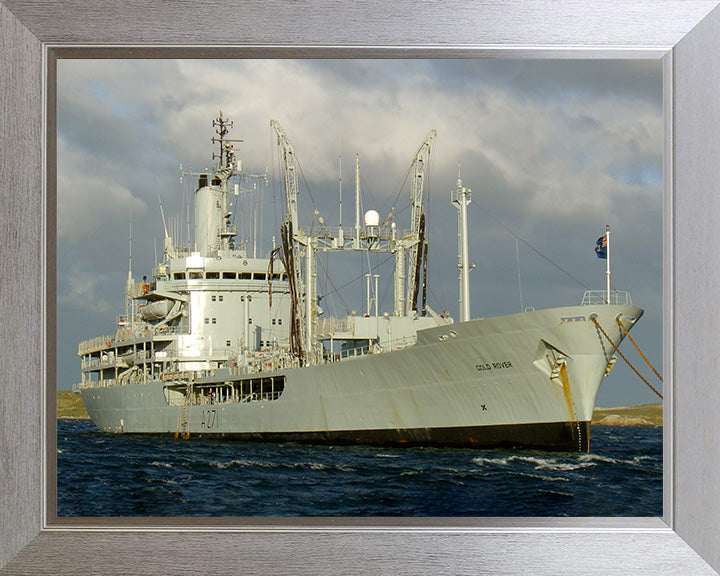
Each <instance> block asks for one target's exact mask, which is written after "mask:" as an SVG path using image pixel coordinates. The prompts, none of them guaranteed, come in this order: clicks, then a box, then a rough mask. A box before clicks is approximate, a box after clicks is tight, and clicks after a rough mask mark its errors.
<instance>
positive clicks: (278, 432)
mask: <svg viewBox="0 0 720 576" xmlns="http://www.w3.org/2000/svg"><path fill="white" fill-rule="evenodd" d="M231 126H232V124H231V122H229V120H228V119H227V118H224V117H223V115H222V113H221V114H220V116H219V117H218V118H217V119H216V120H215V121H214V127H215V128H216V133H217V136H216V137H214V138H213V142H214V143H216V144H218V145H219V152H218V153H217V154H215V155H214V158H215V159H216V160H217V163H216V166H215V169H214V171H212V172H208V173H198V174H192V175H191V176H192V177H196V178H197V182H198V185H197V189H196V190H195V192H194V203H193V207H194V235H193V243H192V245H191V246H189V247H183V248H179V247H177V246H175V244H174V241H173V238H171V237H170V236H169V234H168V232H167V227H166V226H164V227H165V241H164V256H163V260H162V262H161V263H160V264H158V265H157V266H156V268H155V270H154V271H153V274H152V278H151V279H150V280H148V279H146V278H143V280H142V281H141V282H134V281H133V279H132V277H131V274H130V273H129V275H128V281H127V286H126V295H127V298H128V306H127V310H126V313H125V314H124V315H123V316H121V317H119V318H118V329H117V331H116V333H115V334H114V335H110V336H101V337H98V338H94V339H92V340H88V341H85V342H82V343H81V344H80V345H79V354H80V356H81V365H82V381H81V382H80V383H79V385H78V388H79V389H80V391H81V392H82V395H83V400H84V402H85V405H86V407H87V409H88V413H89V414H90V416H91V417H92V418H93V420H94V421H95V422H96V424H97V425H98V426H99V427H100V428H102V429H103V430H107V431H115V432H143V433H145V432H147V433H175V434H176V435H178V436H180V435H182V436H184V437H188V436H192V435H194V434H222V435H232V436H237V437H239V438H243V439H261V440H297V441H309V442H343V443H346V442H347V443H363V442H370V443H422V444H440V445H447V444H451V445H476V446H499V445H512V446H532V447H538V448H549V449H574V450H587V449H589V421H590V418H591V415H592V409H593V406H594V401H595V396H596V394H597V390H598V387H599V385H600V381H601V380H602V378H603V376H604V375H605V374H606V373H607V372H609V370H610V368H611V367H612V364H613V363H614V359H615V357H614V349H615V346H617V345H618V344H619V343H620V341H621V340H622V338H623V336H624V330H623V329H625V330H629V329H630V328H631V327H632V326H633V324H634V323H635V322H636V321H637V319H638V318H639V317H640V316H641V315H642V310H640V309H639V308H636V307H634V306H632V304H631V303H630V299H629V294H627V293H624V292H612V293H611V292H610V291H609V290H608V291H607V294H604V293H588V294H586V298H585V301H584V305H581V306H571V307H566V308H555V309H549V310H540V311H530V312H524V313H521V314H515V315H511V316H504V317H499V318H491V319H478V320H471V319H470V308H469V290H468V273H469V270H470V268H471V266H470V265H469V263H468V246H467V214H466V208H467V205H468V204H469V202H470V191H469V190H468V189H467V188H465V187H463V186H462V181H461V180H460V179H459V178H458V182H457V186H456V189H455V191H454V193H453V195H452V200H453V203H454V204H455V205H456V207H457V208H458V223H459V226H458V237H459V244H458V247H459V256H458V258H459V263H458V269H459V271H460V298H459V301H460V322H458V323H454V322H453V320H452V319H451V318H449V317H448V316H447V314H439V313H436V312H435V311H433V310H432V309H431V308H430V307H429V306H428V305H427V302H426V297H427V296H426V295H427V290H428V289H427V278H426V269H427V268H426V259H427V244H428V238H427V233H426V219H425V209H424V204H425V199H426V195H427V190H426V180H427V174H428V165H429V160H430V153H431V149H432V144H433V140H434V138H435V137H436V133H435V131H434V130H433V131H430V133H429V134H428V135H427V137H426V138H425V140H424V141H423V142H422V144H421V145H420V146H419V147H418V148H417V149H416V152H415V154H414V155H413V157H412V161H411V165H410V172H409V174H410V177H409V179H410V194H409V196H410V211H409V212H410V216H409V224H408V227H407V228H405V229H400V228H399V227H398V226H397V224H396V221H395V217H394V214H393V211H392V210H391V212H390V214H388V215H387V217H386V218H385V219H384V220H383V221H382V222H381V220H380V215H379V214H378V213H377V212H375V211H374V210H369V211H367V212H366V213H365V214H364V215H363V216H362V217H361V214H360V189H359V186H360V184H359V182H360V178H359V160H358V159H356V163H355V181H356V190H355V221H354V226H353V227H351V228H349V229H343V227H342V224H341V225H340V226H338V227H330V226H327V225H325V223H324V221H323V220H322V218H319V219H318V224H317V225H314V226H313V227H307V226H302V225H301V224H300V222H299V218H298V195H299V185H298V173H299V167H298V164H297V159H296V156H295V151H294V148H293V146H292V144H291V142H290V139H289V138H288V136H287V135H286V134H285V132H284V130H283V129H282V127H281V126H280V124H279V123H278V122H276V121H272V122H271V129H272V133H273V135H274V136H275V138H276V140H277V144H278V148H279V150H280V152H281V157H282V161H283V179H284V184H285V207H284V212H285V216H284V220H283V223H282V225H281V228H280V231H279V236H280V241H279V242H278V243H277V246H275V247H274V248H273V250H272V251H271V252H270V253H269V254H268V255H267V257H265V258H257V257H255V254H254V253H253V255H252V257H251V256H250V254H249V253H248V250H247V247H246V246H245V245H238V244H237V243H236V238H237V235H238V233H237V229H236V227H235V225H234V224H233V219H232V211H231V197H232V195H233V194H237V193H238V187H239V186H242V183H243V181H246V180H248V179H251V178H258V177H260V178H263V177H265V178H266V177H267V176H266V175H252V174H249V173H245V172H243V170H242V164H241V162H240V161H239V160H238V159H237V156H236V154H237V150H236V148H235V143H236V142H238V141H237V140H232V139H230V138H229V137H228V133H229V128H230V127H231ZM187 175H190V174H187ZM163 222H164V214H163ZM330 251H332V252H339V253H341V252H367V253H387V254H390V255H391V257H392V258H393V259H394V264H395V265H394V272H393V283H392V284H393V300H392V310H388V311H387V312H382V311H381V310H380V309H379V293H378V277H377V276H376V275H372V274H367V275H366V302H365V310H364V312H365V313H364V314H354V313H352V314H350V315H348V316H346V317H344V318H327V317H325V316H326V315H325V314H323V312H322V310H321V309H320V307H319V306H318V290H317V255H318V254H320V253H324V252H330ZM598 323H599V325H601V326H604V329H605V331H606V332H605V333H606V334H609V336H608V338H610V339H611V340H612V341H611V342H610V341H603V338H602V335H601V334H600V332H599V331H598V330H597V325H598Z"/></svg>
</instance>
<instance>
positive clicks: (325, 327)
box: [318, 317, 350, 334]
mask: <svg viewBox="0 0 720 576" xmlns="http://www.w3.org/2000/svg"><path fill="white" fill-rule="evenodd" d="M349 331H350V322H349V321H348V318H347V317H345V318H335V317H327V318H318V334H335V333H337V332H349Z"/></svg>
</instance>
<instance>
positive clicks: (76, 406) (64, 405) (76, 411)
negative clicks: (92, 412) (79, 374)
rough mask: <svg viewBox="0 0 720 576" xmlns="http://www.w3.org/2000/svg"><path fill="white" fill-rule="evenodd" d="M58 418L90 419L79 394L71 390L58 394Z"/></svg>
mask: <svg viewBox="0 0 720 576" xmlns="http://www.w3.org/2000/svg"><path fill="white" fill-rule="evenodd" d="M57 417H58V418H86V419H87V418H90V417H89V416H88V413H87V411H86V410H85V405H84V404H83V401H82V398H81V397H80V393H79V392H72V391H71V390H58V393H57Z"/></svg>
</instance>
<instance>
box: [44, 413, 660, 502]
mask: <svg viewBox="0 0 720 576" xmlns="http://www.w3.org/2000/svg"><path fill="white" fill-rule="evenodd" d="M57 438H58V446H57V464H58V467H57V468H58V474H57V481H58V514H59V515H60V516H660V515H661V514H662V429H653V428H651V427H649V428H647V429H644V430H633V431H630V432H626V431H624V430H622V429H614V430H612V434H610V433H607V432H605V431H604V429H598V430H597V431H595V430H594V431H593V452H592V453H590V454H571V453H544V452H539V451H510V450H485V451H480V450H468V449H423V448H410V447H409V448H404V449H391V450H388V449H387V448H375V447H371V446H367V447H363V446H354V447H343V446H307V445H302V444H290V443H288V444H259V443H258V444H253V443H241V442H233V441H219V440H208V439H202V438H198V439H194V440H190V441H187V442H179V441H175V440H174V439H173V438H164V437H157V436H152V437H150V436H149V437H138V436H132V437H130V436H122V435H108V434H104V433H102V432H98V431H97V430H96V429H95V428H94V427H93V425H92V424H91V423H88V422H77V421H72V422H70V421H60V422H58V435H57ZM640 486H642V488H643V489H642V490H639V489H638V488H639V487H640Z"/></svg>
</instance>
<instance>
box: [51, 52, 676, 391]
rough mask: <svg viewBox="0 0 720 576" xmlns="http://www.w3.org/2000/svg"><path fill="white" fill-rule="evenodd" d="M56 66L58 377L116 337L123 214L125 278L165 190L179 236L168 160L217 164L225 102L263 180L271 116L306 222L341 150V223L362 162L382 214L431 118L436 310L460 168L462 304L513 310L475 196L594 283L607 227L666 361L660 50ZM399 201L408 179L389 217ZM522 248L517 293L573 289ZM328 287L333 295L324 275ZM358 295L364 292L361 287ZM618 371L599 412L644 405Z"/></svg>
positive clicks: (268, 197) (334, 199) (149, 251)
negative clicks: (465, 208) (465, 262)
mask: <svg viewBox="0 0 720 576" xmlns="http://www.w3.org/2000/svg"><path fill="white" fill-rule="evenodd" d="M58 71H59V83H58V195H59V196H58V302H59V320H58V322H59V327H60V329H61V330H62V332H61V333H62V334H63V337H62V338H61V339H59V358H60V360H59V368H58V370H59V382H60V384H61V386H64V387H67V386H69V385H70V384H71V383H72V382H73V381H74V380H76V379H77V378H79V368H78V364H79V363H78V361H77V359H76V355H75V354H76V345H77V340H79V339H80V338H86V337H89V336H92V335H93V334H95V333H97V334H101V333H107V332H110V331H112V330H113V325H112V321H113V318H114V315H115V314H119V313H121V312H122V311H123V309H124V304H123V298H122V292H123V285H124V279H125V277H126V276H127V266H128V260H127V257H128V255H127V246H128V243H127V236H128V227H129V219H130V213H131V212H132V214H133V238H134V241H133V245H134V248H133V269H134V271H135V275H136V277H139V276H141V275H142V274H149V273H150V270H151V268H152V266H153V263H154V259H155V253H154V250H153V239H154V238H157V239H160V238H161V235H162V230H161V222H160V217H159V210H158V208H157V205H158V200H157V195H158V192H159V193H160V194H161V197H162V201H163V205H164V207H165V212H166V215H168V217H169V218H174V222H175V224H174V225H175V226H176V227H177V228H180V229H185V228H186V222H185V219H186V218H185V217H184V216H181V215H180V212H181V210H182V206H183V202H184V201H185V200H187V198H189V196H190V194H191V188H192V184H193V183H192V182H187V181H186V182H185V184H184V185H181V184H180V183H179V182H178V177H179V169H178V167H179V164H180V163H182V164H183V167H184V168H185V169H189V168H192V169H193V170H195V171H200V170H203V169H204V168H206V167H208V166H209V165H210V164H211V154H212V152H213V151H214V149H213V145H212V144H211V143H210V141H209V140H210V138H211V137H212V136H213V131H212V128H211V126H210V123H211V121H212V119H213V118H215V117H216V116H217V113H218V110H219V109H222V110H223V112H224V113H225V114H227V115H229V116H230V117H231V118H232V120H233V121H234V122H235V129H234V130H233V135H234V136H235V137H238V138H243V139H244V140H245V142H244V143H242V144H240V146H239V147H240V157H241V158H243V163H244V166H245V167H246V168H248V169H251V170H253V171H255V172H258V173H260V172H263V171H264V170H265V168H266V167H268V168H269V169H270V171H271V173H272V174H274V175H275V176H277V170H278V158H277V152H276V150H275V146H274V142H273V138H272V136H271V134H270V128H269V120H270V119H271V118H275V119H277V120H279V121H280V122H281V124H282V125H283V126H284V128H285V130H286V131H287V133H288V135H289V137H290V139H291V140H292V142H293V144H294V146H295V149H296V153H297V156H298V158H299V160H300V163H301V165H302V169H303V174H304V177H305V179H306V181H307V185H308V188H309V193H308V190H305V188H304V184H303V189H302V192H301V198H300V203H301V214H302V215H303V217H304V218H306V219H310V218H311V215H312V211H313V206H312V203H311V202H310V195H312V197H313V198H314V200H315V203H316V204H317V206H318V209H319V210H320V212H321V213H322V215H323V217H324V218H325V220H326V221H327V222H329V223H330V224H332V225H335V224H337V220H338V216H337V213H338V196H339V190H338V188H339V187H338V164H339V160H338V156H339V154H340V152H342V177H343V183H344V187H343V190H344V200H343V205H344V207H345V209H344V215H343V218H344V224H345V226H349V225H351V218H352V214H353V212H352V190H353V186H354V184H353V165H354V157H355V154H356V153H359V155H360V163H361V171H362V184H363V186H362V187H363V204H364V208H365V209H369V208H375V209H377V210H379V211H380V212H381V214H383V216H384V215H385V214H386V213H387V211H388V210H389V209H390V206H391V205H392V202H393V200H394V199H395V198H396V196H397V193H398V185H399V184H400V183H401V182H402V180H403V176H404V174H405V172H406V170H407V168H408V166H409V163H410V160H411V157H412V155H413V153H414V151H415V149H416V148H417V147H418V145H419V144H420V143H421V142H422V140H423V138H424V137H425V135H426V134H427V133H428V131H429V130H430V129H431V128H435V129H437V130H438V138H437V141H436V143H435V146H434V149H433V160H432V172H431V179H430V190H431V203H430V216H429V220H430V224H431V230H430V233H431V241H432V247H431V258H432V260H431V264H430V270H431V282H432V286H433V294H434V296H433V298H431V301H430V303H431V305H432V306H434V307H435V306H440V307H445V308H447V309H448V310H450V311H451V312H452V313H453V314H457V302H456V301H457V284H456V277H457V269H456V267H455V258H456V256H455V255H456V237H455V209H454V208H452V207H451V206H450V205H449V192H450V190H451V189H452V188H453V187H454V185H455V181H456V179H457V171H458V162H459V163H460V165H461V174H462V178H463V181H464V183H465V185H466V186H469V187H470V188H472V190H473V204H472V205H471V216H472V228H471V237H472V258H473V260H474V261H475V262H476V263H477V268H476V269H475V270H474V271H473V275H472V280H473V285H472V300H473V302H472V306H473V313H474V315H483V316H489V315H495V314H505V313H511V312H516V311H517V310H518V309H519V306H520V303H519V289H518V279H517V271H516V262H515V240H514V239H513V237H512V236H510V235H509V234H508V233H507V232H506V231H505V230H504V229H503V228H502V227H501V226H499V225H498V224H497V223H496V222H495V221H494V220H492V219H491V218H489V217H487V216H486V215H485V214H484V213H483V211H481V210H480V207H482V208H483V209H484V210H486V211H488V212H490V213H492V214H493V215H495V216H496V217H497V218H499V219H500V220H501V221H502V222H504V223H505V224H506V225H507V226H509V227H510V228H511V229H512V230H514V231H515V232H517V233H518V234H520V235H521V236H522V237H523V238H524V239H526V240H527V241H529V242H530V243H532V244H533V246H535V247H536V248H537V249H539V250H541V251H542V252H543V253H545V254H547V255H548V256H549V257H551V258H552V259H553V260H554V261H556V262H557V263H558V264H560V265H561V266H562V267H563V268H565V269H567V270H568V271H570V272H571V273H572V274H573V276H575V277H577V278H578V279H579V280H581V282H583V283H584V284H587V285H588V286H590V287H592V288H602V287H603V286H604V267H603V263H602V261H598V260H597V259H596V258H595V256H594V254H593V247H594V242H595V239H596V238H597V237H598V236H600V235H601V234H602V232H603V231H604V227H605V224H606V223H609V224H610V225H611V227H612V230H613V246H614V247H615V251H614V252H613V268H614V278H615V285H616V287H617V288H618V289H629V290H631V291H632V292H633V296H634V299H635V302H636V303H637V304H638V305H640V306H642V307H644V308H646V317H645V318H644V319H643V321H642V322H641V323H639V325H638V327H637V328H636V333H637V335H638V336H637V338H638V339H639V340H640V341H641V342H643V341H645V342H647V344H648V347H649V351H648V352H649V354H650V356H651V357H652V358H653V359H654V360H655V362H656V364H661V359H662V348H661V342H660V340H659V337H658V336H657V335H658V334H661V332H662V331H661V322H662V308H661V306H662V293H661V276H662V249H661V234H662V228H661V216H662V138H663V124H662V91H661V87H662V79H661V65H660V63H659V62H655V61H653V62H649V61H606V60H603V61H545V60H542V61H517V60H394V61H383V60H327V61H326V60H307V61H290V60H246V61H208V60H187V61H162V60H129V61H109V60H102V61H63V60H61V61H60V62H59V65H58ZM262 193H263V194H264V197H263V198H264V199H263V215H264V223H263V235H262V236H263V238H262V242H263V248H264V249H265V250H267V249H268V248H269V247H270V244H271V238H272V236H273V235H276V234H277V231H276V230H277V223H278V221H279V219H280V211H281V205H282V198H283V196H282V188H281V184H280V181H279V179H278V178H277V177H275V178H274V179H273V181H272V182H271V184H270V185H269V186H268V188H264V187H263V188H262ZM406 204H407V188H406V189H405V190H404V191H403V192H402V193H401V195H400V200H399V202H398V210H399V209H400V207H401V206H405V205H406ZM238 212H240V213H241V214H240V215H239V216H238V218H239V219H242V218H243V216H242V211H241V210H239V211H238ZM400 217H407V211H405V212H401V213H400ZM246 220H247V218H246ZM399 225H401V226H404V225H405V224H404V222H399ZM158 246H159V244H158ZM519 251H520V262H521V276H522V283H523V297H524V300H525V304H531V305H534V306H537V307H543V306H558V305H563V304H568V303H576V302H578V301H579V299H580V297H581V296H582V292H583V288H582V287H581V286H579V285H578V284H577V283H575V281H574V280H572V279H570V278H568V277H567V276H565V275H563V274H562V273H561V272H559V271H558V270H557V269H556V268H554V267H552V266H551V265H549V264H548V263H547V262H546V261H544V260H543V259H541V258H539V257H538V256H537V255H536V254H534V253H533V252H532V251H531V250H530V249H528V248H527V247H526V246H524V245H523V244H520V250H519ZM337 260H338V259H334V258H333V259H330V260H328V266H329V267H330V268H333V269H334V270H335V272H336V273H339V274H340V275H341V276H342V277H343V278H347V277H349V276H351V275H352V274H353V271H352V270H351V269H350V267H349V266H348V265H347V264H343V263H342V262H339V261H337ZM358 274H359V271H358ZM389 274H390V272H389V271H388V272H387V275H389ZM385 281H387V278H383V279H382V280H381V282H385ZM321 282H322V283H324V285H325V287H326V289H325V291H326V292H331V291H332V289H331V285H330V283H329V282H327V281H325V280H323V279H321ZM335 284H338V282H335ZM350 290H351V291H354V293H355V296H356V298H357V296H358V295H359V291H360V288H358V287H357V286H352V287H350ZM435 297H436V298H437V299H438V300H440V301H441V302H440V304H439V305H438V304H436V303H435V302H434V298H435ZM348 300H351V298H348ZM361 305H362V302H361V301H357V300H356V301H354V302H353V303H350V304H348V306H349V307H350V308H351V309H360V307H361ZM323 307H324V308H325V309H326V310H328V311H332V309H333V308H335V309H336V310H337V311H338V313H343V303H341V302H340V301H339V300H338V299H337V298H335V299H334V300H333V299H332V298H331V297H330V296H328V297H327V299H326V300H325V301H324V302H323ZM78 318H82V319H83V320H82V325H78V322H77V319H78ZM615 370H616V372H617V374H613V376H612V377H611V378H609V379H608V380H607V381H606V384H605V385H604V386H603V388H601V393H600V397H599V399H598V402H599V403H600V404H605V405H609V404H616V405H617V404H623V403H631V402H632V403H634V402H641V401H653V400H654V398H653V396H652V394H648V393H646V392H645V391H644V389H643V388H642V385H641V384H638V383H636V382H635V380H634V376H632V375H627V374H625V373H623V371H622V369H620V368H619V367H618V368H616V369H615ZM630 381H632V385H630V384H629V382H630Z"/></svg>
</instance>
